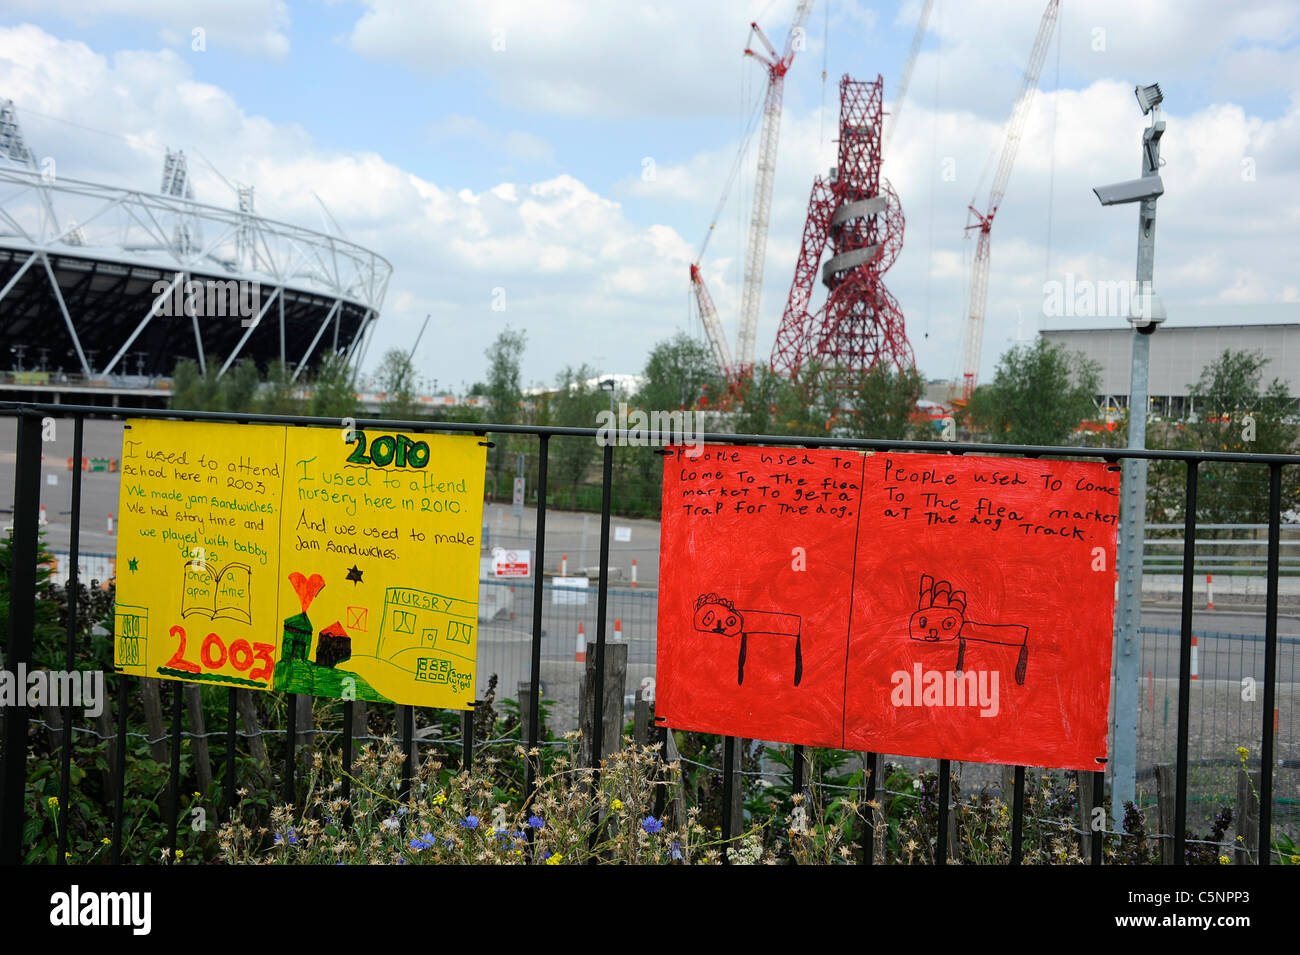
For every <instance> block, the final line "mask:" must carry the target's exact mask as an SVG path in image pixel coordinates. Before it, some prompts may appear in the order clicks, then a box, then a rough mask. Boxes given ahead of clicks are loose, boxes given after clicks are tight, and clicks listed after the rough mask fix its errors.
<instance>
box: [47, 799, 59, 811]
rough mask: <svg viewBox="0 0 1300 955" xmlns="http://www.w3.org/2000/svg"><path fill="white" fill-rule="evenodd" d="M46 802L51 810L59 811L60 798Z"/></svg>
mask: <svg viewBox="0 0 1300 955" xmlns="http://www.w3.org/2000/svg"><path fill="white" fill-rule="evenodd" d="M45 802H46V804H47V805H48V806H49V807H50V808H51V809H58V808H59V797H58V796H51V797H50V798H49V799H47V800H45Z"/></svg>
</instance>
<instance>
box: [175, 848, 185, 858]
mask: <svg viewBox="0 0 1300 955" xmlns="http://www.w3.org/2000/svg"><path fill="white" fill-rule="evenodd" d="M176 858H178V859H184V858H185V850H184V849H177V850H176Z"/></svg>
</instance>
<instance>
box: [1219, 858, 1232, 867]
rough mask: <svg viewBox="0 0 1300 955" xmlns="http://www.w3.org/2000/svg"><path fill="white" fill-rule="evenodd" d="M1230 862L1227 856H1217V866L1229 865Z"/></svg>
mask: <svg viewBox="0 0 1300 955" xmlns="http://www.w3.org/2000/svg"><path fill="white" fill-rule="evenodd" d="M1231 864H1232V860H1231V859H1229V858H1228V857H1227V856H1219V865H1231Z"/></svg>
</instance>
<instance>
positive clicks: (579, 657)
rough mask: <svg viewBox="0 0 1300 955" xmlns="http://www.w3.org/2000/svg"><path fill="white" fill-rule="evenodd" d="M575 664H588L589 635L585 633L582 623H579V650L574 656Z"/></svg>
mask: <svg viewBox="0 0 1300 955" xmlns="http://www.w3.org/2000/svg"><path fill="white" fill-rule="evenodd" d="M573 662H574V663H586V662H587V635H586V633H584V632H583V629H582V621H581V620H579V621H578V650H577V652H576V653H575V654H574V655H573Z"/></svg>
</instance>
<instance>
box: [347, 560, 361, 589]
mask: <svg viewBox="0 0 1300 955" xmlns="http://www.w3.org/2000/svg"><path fill="white" fill-rule="evenodd" d="M347 579H348V580H350V581H352V586H353V587H355V586H356V585H357V584H359V583H361V571H360V570H358V569H357V565H356V564H353V565H352V569H351V570H349V571H348V577H347Z"/></svg>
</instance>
